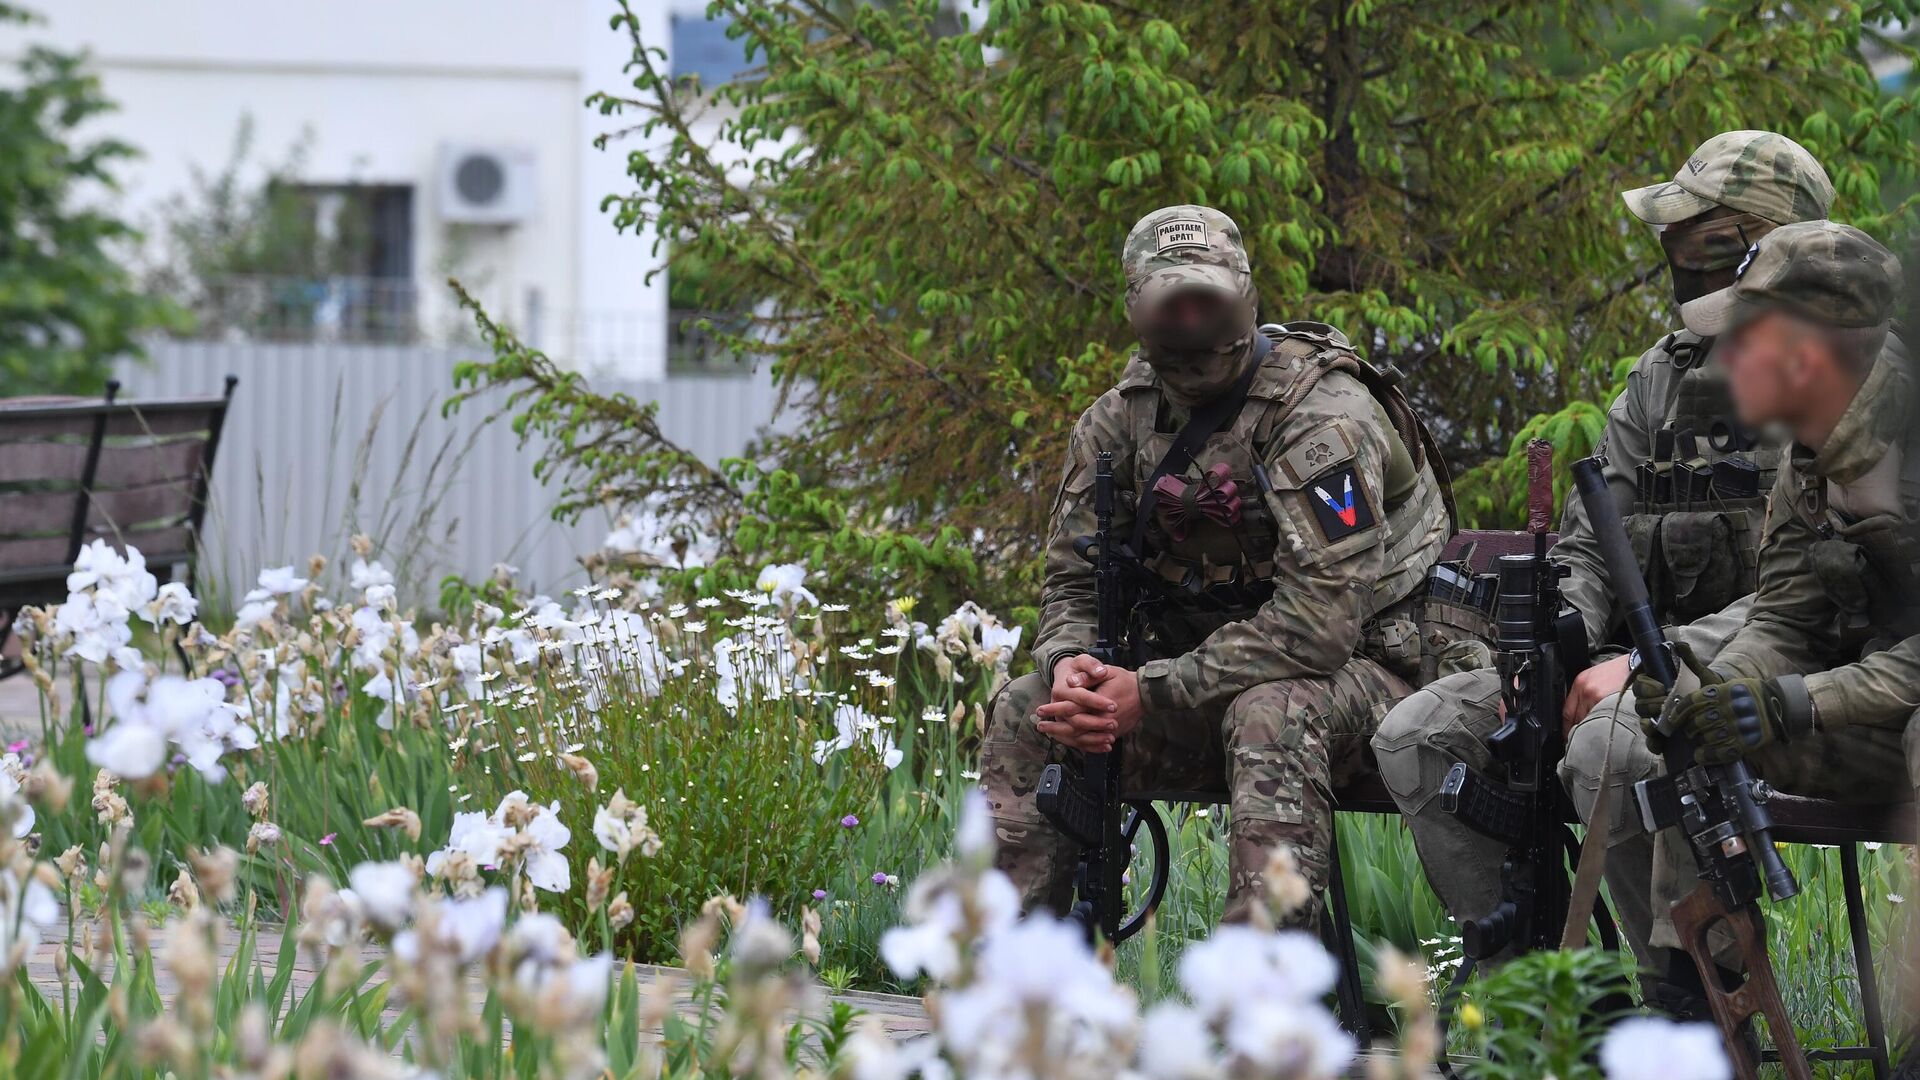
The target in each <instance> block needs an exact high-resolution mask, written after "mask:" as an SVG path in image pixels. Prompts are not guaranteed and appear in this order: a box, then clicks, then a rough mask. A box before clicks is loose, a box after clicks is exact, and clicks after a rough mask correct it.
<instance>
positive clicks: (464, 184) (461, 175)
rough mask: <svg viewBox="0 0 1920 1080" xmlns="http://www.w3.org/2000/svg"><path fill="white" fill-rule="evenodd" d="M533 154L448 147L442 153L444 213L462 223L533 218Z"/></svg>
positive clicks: (501, 222) (445, 217) (512, 222)
mask: <svg viewBox="0 0 1920 1080" xmlns="http://www.w3.org/2000/svg"><path fill="white" fill-rule="evenodd" d="M533 194H534V193H533V152H532V151H530V150H519V149H515V148H513V147H503V146H471V145H448V146H444V147H442V148H441V151H440V217H441V220H443V221H448V222H455V223H458V224H463V225H518V224H520V223H521V222H523V221H525V220H527V219H528V218H529V217H532V216H533Z"/></svg>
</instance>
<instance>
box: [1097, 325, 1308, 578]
mask: <svg viewBox="0 0 1920 1080" xmlns="http://www.w3.org/2000/svg"><path fill="white" fill-rule="evenodd" d="M1272 351H1273V342H1272V341H1271V340H1270V339H1268V337H1267V335H1265V334H1262V333H1259V332H1255V333H1254V335H1253V356H1252V358H1251V359H1249V360H1248V361H1247V370H1245V371H1243V372H1241V373H1240V377H1239V378H1238V379H1236V380H1234V383H1233V386H1232V387H1230V388H1229V389H1228V390H1227V392H1226V393H1224V394H1222V395H1220V396H1219V397H1217V398H1215V399H1213V400H1212V401H1209V402H1207V403H1206V404H1205V405H1202V406H1200V407H1199V408H1198V409H1195V410H1194V411H1193V414H1192V415H1191V416H1189V417H1188V418H1187V423H1186V426H1184V427H1182V428H1181V429H1180V433H1179V434H1177V435H1175V436H1174V437H1173V444H1172V445H1171V446H1169V447H1167V452H1166V454H1165V455H1164V456H1163V457H1161V459H1160V463H1159V464H1158V465H1155V466H1154V467H1153V475H1151V476H1149V477H1147V482H1146V485H1145V486H1144V487H1142V488H1141V489H1140V503H1139V505H1138V506H1137V507H1136V508H1135V510H1134V512H1133V536H1132V537H1131V538H1130V539H1129V541H1128V544H1129V550H1131V551H1132V552H1133V554H1134V555H1135V556H1138V555H1140V554H1141V552H1142V545H1144V544H1145V543H1146V541H1147V523H1148V522H1149V521H1152V520H1153V508H1154V505H1155V504H1156V503H1158V502H1159V501H1160V492H1159V490H1158V485H1159V483H1160V478H1161V477H1163V476H1165V475H1167V474H1168V473H1170V472H1172V471H1174V470H1175V469H1185V468H1186V467H1187V463H1188V462H1191V461H1193V460H1194V455H1196V454H1198V453H1199V452H1200V448H1201V447H1203V446H1205V445H1206V444H1207V440H1208V439H1210V438H1212V437H1213V433H1214V432H1216V431H1219V430H1220V429H1221V428H1224V427H1228V426H1230V425H1231V424H1232V423H1233V422H1234V420H1235V419H1236V418H1237V417H1239V415H1240V410H1241V409H1242V408H1244V407H1246V404H1247V393H1248V391H1250V390H1252V389H1253V380H1254V377H1255V376H1256V375H1258V374H1259V372H1260V365H1261V364H1263V363H1265V362H1266V359H1267V354H1268V353H1270V352H1272Z"/></svg>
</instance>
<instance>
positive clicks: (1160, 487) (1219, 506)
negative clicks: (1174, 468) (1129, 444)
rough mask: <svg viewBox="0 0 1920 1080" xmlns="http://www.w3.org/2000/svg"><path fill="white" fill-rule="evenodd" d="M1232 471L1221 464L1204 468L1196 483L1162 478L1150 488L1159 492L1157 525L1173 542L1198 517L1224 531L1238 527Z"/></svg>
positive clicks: (1236, 489) (1236, 490)
mask: <svg viewBox="0 0 1920 1080" xmlns="http://www.w3.org/2000/svg"><path fill="white" fill-rule="evenodd" d="M1231 477H1232V470H1231V469H1229V468H1227V463H1226V462H1224V461H1221V462H1216V463H1214V464H1213V465H1212V466H1210V467H1208V469H1207V471H1206V475H1205V478H1204V479H1203V480H1202V481H1201V482H1200V483H1188V482H1187V481H1185V480H1182V479H1181V478H1179V477H1177V476H1163V477H1161V478H1160V479H1159V480H1158V481H1156V482H1155V483H1154V485H1153V490H1154V491H1156V492H1159V495H1160V497H1159V499H1158V505H1157V507H1156V510H1157V512H1158V515H1159V518H1160V524H1161V525H1162V526H1164V527H1165V528H1166V530H1167V534H1168V535H1169V536H1171V537H1173V539H1174V541H1175V542H1179V541H1182V540H1185V539H1186V538H1187V534H1188V533H1189V532H1190V531H1192V529H1193V526H1194V524H1195V523H1196V522H1198V521H1199V520H1200V519H1201V518H1203V517H1204V518H1207V519H1209V520H1211V521H1214V522H1216V523H1218V524H1220V525H1224V526H1226V527H1227V528H1229V529H1230V528H1233V527H1234V526H1235V525H1238V524H1240V488H1239V486H1238V485H1236V484H1235V483H1234V482H1233V480H1232V479H1231Z"/></svg>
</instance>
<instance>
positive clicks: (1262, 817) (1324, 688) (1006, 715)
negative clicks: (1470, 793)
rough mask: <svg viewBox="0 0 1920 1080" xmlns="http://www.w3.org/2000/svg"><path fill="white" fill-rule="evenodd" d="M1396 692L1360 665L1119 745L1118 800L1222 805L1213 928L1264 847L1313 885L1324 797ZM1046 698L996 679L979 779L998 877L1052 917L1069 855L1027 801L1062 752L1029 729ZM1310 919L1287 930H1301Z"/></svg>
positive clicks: (1160, 723) (1237, 900) (1318, 876)
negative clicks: (1163, 797) (1135, 796)
mask: <svg viewBox="0 0 1920 1080" xmlns="http://www.w3.org/2000/svg"><path fill="white" fill-rule="evenodd" d="M1408 689H1409V687H1408V686H1407V684H1406V683H1405V682H1404V681H1402V680H1401V679H1400V678H1398V677H1397V676H1395V675H1393V674H1391V673H1390V672H1388V671H1387V670H1386V669H1385V668H1382V667H1381V666H1380V665H1379V664H1376V663H1374V662H1373V661H1372V660H1368V659H1365V658H1362V657H1355V658H1354V659H1353V660H1350V661H1348V663H1347V664H1346V666H1344V667H1342V668H1341V669H1340V670H1338V671H1336V672H1334V673H1333V674H1332V675H1331V676H1329V677H1326V678H1316V679H1286V680H1281V681H1277V682H1271V683H1264V684H1262V685H1260V686H1256V687H1253V688H1252V689H1249V690H1247V691H1245V692H1243V693H1241V694H1240V695H1239V696H1238V697H1236V698H1234V699H1233V701H1232V702H1230V703H1229V704H1227V705H1226V706H1225V707H1224V708H1214V709H1206V710H1194V711H1180V712H1173V713H1152V714H1149V715H1148V716H1147V717H1146V718H1145V719H1144V720H1142V721H1141V724H1140V727H1139V728H1138V729H1137V730H1136V731H1135V732H1134V733H1133V734H1132V735H1130V736H1128V737H1127V739H1126V740H1125V744H1124V750H1123V755H1122V759H1121V760H1122V766H1121V784H1122V788H1123V790H1125V791H1129V792H1152V791H1169V792H1171V791H1181V792H1218V793H1219V797H1220V801H1222V802H1225V803H1227V804H1228V805H1229V807H1230V808H1231V812H1232V813H1231V818H1230V821H1229V826H1228V838H1229V839H1228V844H1229V847H1228V855H1227V861H1228V886H1227V903H1226V912H1225V914H1224V916H1223V919H1224V920H1226V921H1230V922H1231V921H1245V920H1247V919H1248V918H1250V917H1251V916H1252V913H1253V911H1254V910H1255V908H1256V906H1257V905H1258V904H1260V903H1261V900H1262V898H1263V897H1264V895H1265V881H1264V879H1263V873H1264V871H1265V869H1266V865H1267V861H1268V855H1269V853H1270V852H1271V851H1272V850H1273V848H1274V847H1275V846H1276V845H1279V844H1281V843H1287V844H1291V845H1293V847H1294V849H1295V851H1296V853H1297V856H1298V859H1299V862H1300V866H1301V869H1302V871H1303V872H1304V873H1305V874H1306V876H1307V879H1308V881H1309V883H1310V884H1311V885H1312V886H1313V889H1314V891H1315V892H1316V894H1317V893H1319V892H1320V891H1322V890H1324V889H1325V888H1326V884H1327V876H1328V862H1327V859H1328V853H1329V852H1330V851H1331V850H1332V843H1333V790H1334V788H1335V787H1336V786H1338V785H1340V784H1343V783H1346V782H1348V781H1349V780H1352V779H1355V778H1357V777H1359V776H1362V775H1364V774H1365V773H1366V772H1367V771H1368V770H1370V769H1371V768H1372V755H1371V754H1370V753H1369V752H1368V749H1367V741H1368V738H1369V736H1371V735H1372V733H1373V729H1374V727H1375V726H1376V725H1377V724H1378V723H1379V719H1380V717H1381V716H1382V715H1384V714H1385V712H1386V710H1387V707H1388V706H1389V705H1390V704H1391V703H1392V702H1393V701H1395V700H1397V699H1398V698H1399V697H1400V696H1401V695H1403V694H1405V693H1407V691H1408ZM1050 696H1051V689H1050V686H1049V684H1048V681H1047V680H1046V679H1045V678H1043V677H1042V676H1041V675H1040V674H1038V673H1034V674H1029V675H1025V676H1022V677H1021V678H1018V679H1015V680H1014V681H1013V682H1011V683H1009V684H1008V685H1007V686H1006V687H1005V688H1004V689H1003V690H1002V691H1001V692H1000V695H999V696H998V697H997V698H996V699H995V700H994V703H993V710H992V718H991V720H990V723H989V730H988V734H987V741H986V745H985V746H984V747H983V748H982V751H981V766H980V768H981V783H982V786H983V787H985V789H986V795H987V803H988V806H989V808H990V809H991V811H992V814H993V819H994V828H995V831H996V833H997V834H998V839H999V854H998V856H997V859H998V863H999V866H1000V869H1002V870H1003V871H1005V872H1006V873H1007V875H1008V876H1009V877H1011V878H1012V879H1013V881H1014V883H1015V884H1016V885H1018V886H1019V888H1020V891H1021V900H1022V904H1023V906H1024V908H1026V909H1027V910H1032V909H1034V908H1036V907H1046V908H1050V909H1052V910H1053V911H1054V912H1056V913H1060V914H1064V913H1065V912H1066V910H1067V908H1068V907H1069V905H1070V904H1071V901H1072V894H1073V874H1074V870H1075V868H1076V866H1077V865H1078V861H1079V853H1078V851H1077V850H1076V848H1075V846H1074V845H1073V843H1072V842H1071V841H1070V840H1068V839H1067V838H1066V837H1065V836H1063V835H1062V834H1061V833H1060V832H1059V831H1058V830H1056V829H1055V828H1054V827H1053V826H1052V824H1050V823H1049V822H1047V821H1046V819H1045V818H1043V817H1041V815H1040V812H1039V811H1038V810H1037V809H1036V808H1035V807H1034V803H1033V791H1034V787H1035V786H1036V785H1037V784H1038V783H1039V781H1040V773H1041V771H1042V770H1043V769H1045V768H1046V766H1047V765H1048V764H1049V763H1050V762H1053V761H1058V760H1063V759H1065V758H1067V757H1069V756H1072V755H1074V754H1075V753H1076V752H1075V751H1070V750H1067V749H1065V748H1063V747H1062V746H1060V745H1059V744H1058V743H1055V742H1054V741H1053V740H1051V739H1049V738H1048V737H1047V736H1045V735H1043V734H1041V733H1040V731H1039V730H1038V729H1037V728H1036V727H1035V726H1034V721H1035V715H1034V710H1035V709H1038V708H1039V707H1040V706H1041V705H1044V704H1046V703H1047V701H1048V700H1049V698H1050ZM1312 917H1313V915H1312V912H1303V913H1301V915H1300V917H1299V919H1298V921H1299V922H1301V923H1303V924H1304V923H1306V922H1309V921H1311V919H1312Z"/></svg>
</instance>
